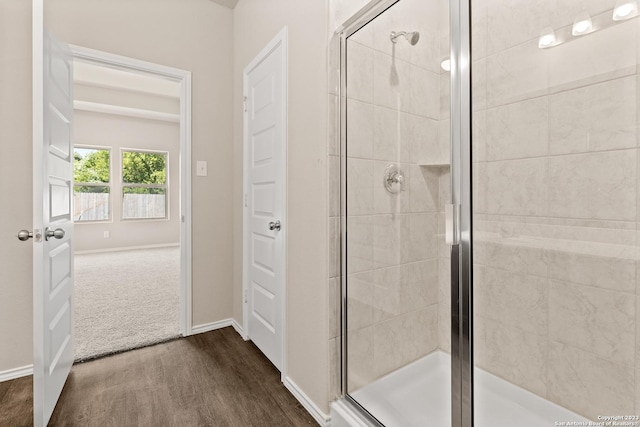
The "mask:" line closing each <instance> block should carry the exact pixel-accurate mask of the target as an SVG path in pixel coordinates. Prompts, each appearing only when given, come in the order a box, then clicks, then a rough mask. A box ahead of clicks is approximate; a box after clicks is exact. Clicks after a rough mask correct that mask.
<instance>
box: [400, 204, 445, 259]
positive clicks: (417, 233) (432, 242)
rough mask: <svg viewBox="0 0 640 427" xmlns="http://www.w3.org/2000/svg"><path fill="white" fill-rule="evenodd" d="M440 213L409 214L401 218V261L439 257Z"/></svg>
mask: <svg viewBox="0 0 640 427" xmlns="http://www.w3.org/2000/svg"><path fill="white" fill-rule="evenodd" d="M437 227H438V214H437V213H426V214H418V213H415V214H408V215H402V216H401V218H400V248H399V249H400V261H401V262H402V263H408V262H415V261H423V260H427V259H433V258H437V257H438V242H437V239H436V235H437Z"/></svg>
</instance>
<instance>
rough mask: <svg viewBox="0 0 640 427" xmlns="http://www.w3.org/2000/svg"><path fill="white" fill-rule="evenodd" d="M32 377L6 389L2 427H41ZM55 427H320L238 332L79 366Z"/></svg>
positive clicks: (0, 392) (1, 390) (0, 406)
mask: <svg viewBox="0 0 640 427" xmlns="http://www.w3.org/2000/svg"><path fill="white" fill-rule="evenodd" d="M31 388H32V380H31V377H25V378H20V379H17V380H13V381H7V382H4V383H0V426H3V427H4V426H11V427H18V426H30V425H32V423H33V410H32V406H33V400H32V389H31ZM50 425H51V426H101V427H102V426H114V427H115V426H117V427H126V426H154V427H155V426H180V427H183V426H216V427H223V426H225V427H226V426H229V427H236V426H237V427H249V426H256V427H258V426H260V427H286V426H296V427H297V426H317V425H318V424H317V423H316V421H315V420H314V419H313V418H312V417H311V415H309V413H307V411H306V410H305V409H304V408H303V407H302V406H301V405H300V403H299V402H298V401H297V400H296V399H295V398H294V397H293V396H292V395H291V394H290V393H289V391H288V390H287V389H286V388H285V387H284V386H283V385H282V383H281V382H280V372H278V371H277V370H276V369H275V367H274V366H273V365H272V364H271V363H270V362H269V360H268V359H267V358H266V357H265V356H264V355H263V354H262V353H261V352H260V350H258V348H257V347H256V346H255V345H254V344H253V343H251V342H245V341H243V340H242V338H241V337H240V336H239V335H238V334H237V333H236V332H235V331H234V330H233V329H232V328H230V327H229V328H224V329H220V330H217V331H212V332H207V333H204V334H199V335H194V336H191V337H187V338H181V339H178V340H175V341H171V342H167V343H164V344H159V345H155V346H151V347H146V348H141V349H138V350H133V351H129V352H126V353H121V354H117V355H114V356H109V357H105V358H103V359H97V360H94V361H90V362H86V363H80V364H77V365H74V366H73V368H72V369H71V374H70V376H69V379H68V380H67V383H66V385H65V388H64V391H63V392H62V395H61V396H60V400H59V401H58V404H57V406H56V409H55V411H54V413H53V416H52V417H51V422H50Z"/></svg>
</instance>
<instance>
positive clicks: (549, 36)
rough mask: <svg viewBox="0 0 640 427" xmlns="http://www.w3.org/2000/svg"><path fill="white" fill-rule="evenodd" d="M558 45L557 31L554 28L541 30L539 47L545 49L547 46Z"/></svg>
mask: <svg viewBox="0 0 640 427" xmlns="http://www.w3.org/2000/svg"><path fill="white" fill-rule="evenodd" d="M555 45H556V33H555V31H553V28H550V27H548V28H545V29H544V30H542V31H541V32H540V38H539V39H538V47H539V48H540V49H545V48H547V47H551V46H555Z"/></svg>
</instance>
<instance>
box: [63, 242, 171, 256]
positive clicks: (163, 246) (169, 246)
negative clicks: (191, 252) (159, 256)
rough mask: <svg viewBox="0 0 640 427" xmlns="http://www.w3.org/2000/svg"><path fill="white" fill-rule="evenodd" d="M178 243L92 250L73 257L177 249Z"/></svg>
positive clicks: (77, 252) (80, 252)
mask: <svg viewBox="0 0 640 427" xmlns="http://www.w3.org/2000/svg"><path fill="white" fill-rule="evenodd" d="M179 247H180V243H163V244H159V245H146V246H128V247H123V248H106V249H93V250H90V251H76V252H74V255H87V254H101V253H107V252H122V251H137V250H144V249H160V248H179Z"/></svg>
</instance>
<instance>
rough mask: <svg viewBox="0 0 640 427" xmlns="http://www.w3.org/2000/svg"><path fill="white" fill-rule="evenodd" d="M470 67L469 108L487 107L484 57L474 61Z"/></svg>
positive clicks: (479, 108)
mask: <svg viewBox="0 0 640 427" xmlns="http://www.w3.org/2000/svg"><path fill="white" fill-rule="evenodd" d="M471 67H472V68H471V110H472V111H474V112H475V111H482V110H485V109H486V108H487V83H488V81H487V60H486V58H483V59H479V60H477V61H474V62H473V64H472V65H471Z"/></svg>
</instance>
